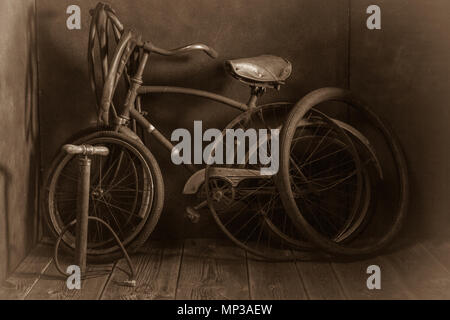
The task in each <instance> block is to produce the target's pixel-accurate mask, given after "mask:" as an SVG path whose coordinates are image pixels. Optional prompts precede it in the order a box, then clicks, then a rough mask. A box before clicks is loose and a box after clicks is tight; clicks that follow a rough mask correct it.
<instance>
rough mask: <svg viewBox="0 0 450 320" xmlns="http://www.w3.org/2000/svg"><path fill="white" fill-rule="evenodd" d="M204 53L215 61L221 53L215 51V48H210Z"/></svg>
mask: <svg viewBox="0 0 450 320" xmlns="http://www.w3.org/2000/svg"><path fill="white" fill-rule="evenodd" d="M204 51H205V53H206V54H207V55H208V56H210V57H211V58H213V59H217V58H218V57H219V53H218V52H217V51H216V50H214V49H213V48H209V47H208V50H204Z"/></svg>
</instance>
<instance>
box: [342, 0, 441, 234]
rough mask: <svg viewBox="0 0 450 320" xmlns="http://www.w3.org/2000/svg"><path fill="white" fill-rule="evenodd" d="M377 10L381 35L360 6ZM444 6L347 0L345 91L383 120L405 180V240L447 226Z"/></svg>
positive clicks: (409, 0) (407, 0)
mask: <svg viewBox="0 0 450 320" xmlns="http://www.w3.org/2000/svg"><path fill="white" fill-rule="evenodd" d="M372 4H376V5H378V6H379V7H380V8H381V30H368V29H367V28H366V19H367V17H368V15H367V14H366V8H367V7H368V6H369V5H372ZM449 27H450V2H449V1H447V0H434V1H422V0H396V1H389V0H382V1H381V0H376V1H373V0H353V1H351V45H350V48H351V51H350V52H351V56H350V86H351V89H352V90H354V91H356V92H358V93H360V94H361V95H362V96H363V97H365V98H366V100H368V101H369V102H370V103H371V104H372V105H373V106H374V108H376V110H377V111H378V112H379V113H381V114H382V115H383V116H384V117H385V118H387V119H388V120H389V121H390V123H391V124H392V126H393V128H394V130H395V131H396V133H397V134H398V135H399V137H400V140H401V142H402V144H403V146H404V149H405V152H406V156H407V158H408V164H409V169H410V177H411V198H412V199H411V208H410V211H409V213H410V217H409V219H408V226H407V229H406V230H408V232H409V234H410V235H412V234H416V235H425V234H436V233H441V234H448V228H449V227H450V219H449V218H450V216H449V214H450V210H449V208H450V197H449V196H448V195H449V193H450V184H449V181H450V148H449V137H450V126H449V123H450V109H449V102H448V101H449V100H450V90H449V88H450V77H449V74H450V33H448V32H446V30H448V29H449Z"/></svg>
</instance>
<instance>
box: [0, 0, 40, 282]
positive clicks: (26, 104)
mask: <svg viewBox="0 0 450 320" xmlns="http://www.w3.org/2000/svg"><path fill="white" fill-rule="evenodd" d="M34 2H35V1H34V0H20V1H17V0H2V1H0V30H1V32H0V121H1V123H0V282H1V281H3V279H4V278H5V277H6V275H7V273H8V272H11V271H13V270H14V268H15V267H16V266H17V265H18V264H19V263H20V262H21V260H22V259H23V258H24V257H25V255H26V254H27V253H28V251H29V250H30V249H31V248H32V246H33V245H34V243H35V242H36V240H37V232H38V229H39V227H38V210H37V201H38V200H37V199H38V196H37V195H38V192H37V186H38V181H37V177H38V170H39V156H38V144H37V141H38V133H39V132H38V112H37V111H38V110H37V61H36V43H35V42H36V38H35V35H36V33H35V3H34Z"/></svg>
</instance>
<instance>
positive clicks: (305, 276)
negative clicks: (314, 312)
mask: <svg viewBox="0 0 450 320" xmlns="http://www.w3.org/2000/svg"><path fill="white" fill-rule="evenodd" d="M296 266H297V269H298V272H299V274H300V277H301V278H302V281H303V284H304V286H305V289H306V292H307V294H308V298H309V299H311V300H344V299H345V298H346V297H345V295H344V292H343V290H342V288H341V285H340V284H339V281H338V279H337V278H336V275H335V273H334V271H333V268H332V267H331V265H330V263H328V262H309V261H308V262H302V261H297V262H296Z"/></svg>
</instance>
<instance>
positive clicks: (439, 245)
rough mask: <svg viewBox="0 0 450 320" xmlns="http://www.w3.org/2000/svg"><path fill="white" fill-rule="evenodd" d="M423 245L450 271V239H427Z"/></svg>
mask: <svg viewBox="0 0 450 320" xmlns="http://www.w3.org/2000/svg"><path fill="white" fill-rule="evenodd" d="M423 245H424V247H425V248H426V249H427V250H428V251H429V252H430V253H431V254H432V255H433V257H434V258H436V260H438V261H439V262H440V263H442V265H443V266H445V268H446V269H447V270H448V271H449V272H450V240H448V239H433V240H427V241H425V242H424V244H423Z"/></svg>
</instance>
